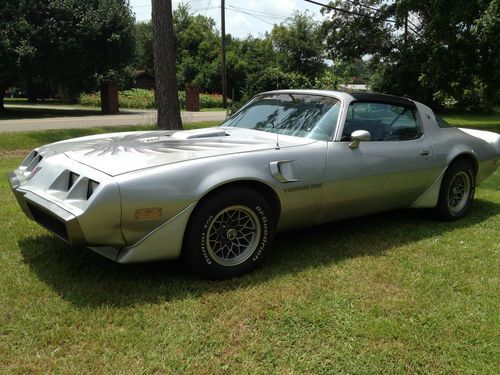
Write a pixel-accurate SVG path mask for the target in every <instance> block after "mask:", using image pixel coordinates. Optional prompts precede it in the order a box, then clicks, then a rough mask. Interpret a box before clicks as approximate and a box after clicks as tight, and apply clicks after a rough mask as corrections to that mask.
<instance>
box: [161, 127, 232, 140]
mask: <svg viewBox="0 0 500 375" xmlns="http://www.w3.org/2000/svg"><path fill="white" fill-rule="evenodd" d="M227 135H229V134H227V133H226V131H225V130H223V129H220V128H208V129H194V130H183V131H178V132H175V133H173V134H172V135H171V136H170V137H171V138H174V139H198V138H212V137H225V136H227Z"/></svg>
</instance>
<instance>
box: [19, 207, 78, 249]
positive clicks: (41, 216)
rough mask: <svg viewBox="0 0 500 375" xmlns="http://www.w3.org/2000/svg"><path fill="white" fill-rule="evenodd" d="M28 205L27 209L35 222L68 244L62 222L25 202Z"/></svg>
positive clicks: (66, 233) (66, 232) (64, 226)
mask: <svg viewBox="0 0 500 375" xmlns="http://www.w3.org/2000/svg"><path fill="white" fill-rule="evenodd" d="M26 204H27V205H28V209H29V210H30V212H31V214H32V215H33V218H34V219H35V221H36V222H37V223H38V224H40V225H41V226H42V227H44V228H46V229H48V230H49V231H51V232H53V233H55V234H56V235H58V236H59V237H61V238H62V239H64V240H66V241H68V242H69V237H68V231H67V230H66V225H65V224H64V222H63V221H62V220H61V219H59V218H57V217H56V216H54V215H52V214H50V213H48V212H46V211H44V210H42V209H40V208H38V207H37V206H35V205H33V204H31V203H29V202H26Z"/></svg>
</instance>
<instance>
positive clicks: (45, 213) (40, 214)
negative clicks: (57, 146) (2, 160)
mask: <svg viewBox="0 0 500 375" xmlns="http://www.w3.org/2000/svg"><path fill="white" fill-rule="evenodd" d="M9 182H10V185H11V188H12V191H13V192H14V195H15V197H16V199H17V202H18V203H19V206H20V207H21V209H22V210H23V212H24V213H25V214H26V216H28V217H29V218H30V219H32V220H34V221H36V222H37V223H38V224H40V225H41V226H42V227H44V228H46V229H47V230H49V231H50V232H52V233H54V234H55V235H56V236H57V237H59V238H60V239H62V240H63V241H65V242H67V243H69V244H71V245H73V246H83V245H85V244H86V242H87V241H86V239H85V236H84V235H83V232H82V229H81V226H80V223H79V222H78V218H77V217H76V216H75V215H73V214H72V213H70V212H68V211H66V210H64V209H63V208H61V207H59V206H58V205H56V204H54V203H52V202H50V201H48V200H46V199H44V198H42V197H39V196H38V195H36V194H34V193H32V192H29V191H24V190H23V189H21V188H19V179H18V178H17V176H16V174H15V173H14V172H11V173H10V174H9Z"/></svg>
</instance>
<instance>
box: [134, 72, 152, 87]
mask: <svg viewBox="0 0 500 375" xmlns="http://www.w3.org/2000/svg"><path fill="white" fill-rule="evenodd" d="M134 87H135V88H138V89H147V90H152V89H154V88H155V77H154V76H153V75H152V74H149V73H148V72H146V71H145V70H140V71H138V72H135V76H134Z"/></svg>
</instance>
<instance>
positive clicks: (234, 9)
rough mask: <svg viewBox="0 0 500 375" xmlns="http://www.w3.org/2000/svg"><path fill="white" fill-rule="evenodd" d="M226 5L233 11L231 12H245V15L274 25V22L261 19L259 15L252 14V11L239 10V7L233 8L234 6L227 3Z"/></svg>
mask: <svg viewBox="0 0 500 375" xmlns="http://www.w3.org/2000/svg"><path fill="white" fill-rule="evenodd" d="M228 7H229V8H228V10H230V11H233V12H236V13H243V14H246V15H247V16H250V17H253V18H256V19H258V20H259V21H261V22H264V23H267V24H268V25H271V26H274V25H275V24H274V23H271V22H269V21H266V20H265V19H262V18H260V17H258V16H256V15H254V14H252V13H249V12H245V11H243V10H239V9H237V8H235V7H233V6H231V5H228Z"/></svg>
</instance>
